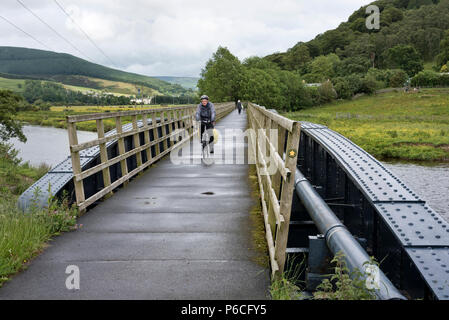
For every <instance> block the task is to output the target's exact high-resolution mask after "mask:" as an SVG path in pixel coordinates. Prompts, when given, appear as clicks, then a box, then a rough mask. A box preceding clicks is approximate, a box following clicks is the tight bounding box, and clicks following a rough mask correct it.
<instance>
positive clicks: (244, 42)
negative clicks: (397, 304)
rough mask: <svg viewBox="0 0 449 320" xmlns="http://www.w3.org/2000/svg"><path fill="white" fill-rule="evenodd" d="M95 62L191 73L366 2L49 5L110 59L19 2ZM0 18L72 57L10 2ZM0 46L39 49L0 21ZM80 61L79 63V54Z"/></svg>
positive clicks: (49, 15) (258, 50)
mask: <svg viewBox="0 0 449 320" xmlns="http://www.w3.org/2000/svg"><path fill="white" fill-rule="evenodd" d="M21 1H22V2H23V3H25V5H27V6H28V7H29V8H30V9H32V10H33V11H34V12H36V13H37V14H38V15H39V16H40V17H42V18H43V19H44V20H45V21H46V22H47V23H49V24H50V25H51V26H53V27H54V28H55V29H56V30H58V32H60V33H61V34H63V35H64V37H66V38H67V39H69V40H70V42H72V43H73V44H74V45H75V46H76V47H77V48H79V49H80V51H82V52H84V53H85V54H86V55H87V56H89V57H91V58H92V60H93V61H94V62H96V63H100V64H104V65H107V66H110V67H116V68H120V69H123V70H127V71H132V72H136V73H142V74H147V75H174V76H198V75H199V73H200V71H201V68H202V67H203V66H204V64H205V63H206V61H207V60H208V59H209V58H210V57H211V56H212V54H213V52H214V51H215V50H216V49H217V47H218V46H219V45H221V46H227V47H228V48H229V49H230V50H231V52H233V53H234V54H235V55H237V56H238V57H239V58H240V59H244V58H246V57H249V56H253V55H258V56H264V55H267V54H270V53H273V52H276V51H285V50H287V49H288V48H290V47H292V46H293V45H295V44H296V43H297V42H298V41H308V40H310V39H313V38H314V37H315V36H316V35H317V34H319V33H322V32H324V31H326V30H328V29H332V28H336V27H337V26H338V25H339V24H340V23H341V22H343V21H346V20H347V18H348V16H349V15H350V14H351V13H352V12H353V11H355V10H357V9H358V8H360V7H361V6H363V5H366V4H368V3H370V2H371V1H369V0H340V1H338V2H337V1H332V0H319V1H314V2H310V1H306V0H304V1H298V0H280V1H260V0H248V1H242V0H238V1H237V0H229V1H211V0H209V1H206V0H189V1H177V0H151V1H145V0H134V1H132V0H129V1H124V0H120V1H119V0H115V1H112V0H90V1H87V0H77V1H74V0H57V1H58V2H59V3H60V4H61V5H62V6H63V7H64V8H66V10H67V12H69V13H70V15H71V17H72V18H73V19H74V20H75V21H76V23H77V24H78V25H79V26H81V28H82V29H83V30H84V31H85V32H87V33H88V34H89V35H90V37H91V38H92V39H93V40H94V41H95V43H96V44H97V45H98V46H99V47H100V48H102V50H103V51H104V52H106V54H107V56H108V57H109V58H110V59H111V60H112V61H113V62H114V64H111V62H110V60H109V59H108V58H106V57H105V56H104V55H103V54H102V53H101V52H99V51H98V50H97V49H96V48H95V47H94V46H93V45H92V44H91V43H90V42H89V41H88V40H87V39H86V38H85V36H84V34H83V33H82V32H81V31H80V30H79V29H78V27H77V26H76V25H75V24H73V22H72V21H71V20H70V19H69V18H67V17H66V16H65V15H64V13H63V12H62V11H61V10H60V9H59V8H58V7H57V5H56V3H55V2H54V1H51V0H46V1H31V0H21ZM1 7H2V11H1V15H2V16H5V17H6V18H8V19H10V20H12V21H14V23H16V24H17V25H18V26H20V27H21V28H23V29H24V30H25V31H27V32H29V33H31V34H32V35H33V36H35V37H37V38H38V39H39V40H40V41H42V42H44V43H45V44H46V45H48V46H49V47H51V48H52V49H53V50H55V51H58V52H67V53H71V54H74V55H77V56H80V54H79V52H77V51H76V50H74V49H73V48H72V47H71V46H70V45H68V44H67V43H65V42H64V41H63V40H61V39H60V38H58V36H57V35H55V34H54V33H53V32H52V31H51V30H49V29H48V28H47V27H46V26H45V25H43V24H42V23H40V22H39V21H38V20H37V19H36V18H35V17H33V16H32V15H31V14H30V13H29V12H27V11H26V10H25V9H24V8H23V7H22V6H20V4H18V3H17V2H16V1H15V0H6V1H2V4H1ZM0 43H1V44H2V45H10V46H24V47H34V48H39V49H44V48H42V47H40V45H39V44H37V43H36V42H34V40H32V39H30V38H28V37H27V36H25V35H23V34H22V33H20V31H18V30H16V29H14V28H13V27H11V26H10V25H8V24H6V23H5V22H4V21H0ZM81 57H82V58H86V57H84V56H81Z"/></svg>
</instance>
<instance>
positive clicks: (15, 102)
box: [0, 90, 26, 142]
mask: <svg viewBox="0 0 449 320" xmlns="http://www.w3.org/2000/svg"><path fill="white" fill-rule="evenodd" d="M21 103H23V98H22V97H21V96H19V95H16V94H14V93H13V92H12V91H10V90H0V140H1V141H7V140H9V139H11V138H19V140H20V141H22V142H26V137H25V135H24V134H23V132H22V126H21V124H20V122H19V121H17V120H15V119H14V116H15V115H16V114H17V112H18V110H19V108H20V104H21Z"/></svg>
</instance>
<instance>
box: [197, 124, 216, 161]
mask: <svg viewBox="0 0 449 320" xmlns="http://www.w3.org/2000/svg"><path fill="white" fill-rule="evenodd" d="M201 123H202V124H204V126H205V127H206V129H205V130H204V132H203V135H202V136H201V147H202V149H201V150H202V159H203V161H204V162H205V163H210V162H211V161H210V160H212V158H211V153H210V149H211V146H210V138H211V135H210V134H209V130H210V131H212V130H211V129H207V125H208V124H210V123H211V121H210V120H201ZM199 130H200V132H201V127H200V128H199ZM212 143H213V142H212Z"/></svg>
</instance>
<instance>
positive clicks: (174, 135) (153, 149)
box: [67, 103, 235, 212]
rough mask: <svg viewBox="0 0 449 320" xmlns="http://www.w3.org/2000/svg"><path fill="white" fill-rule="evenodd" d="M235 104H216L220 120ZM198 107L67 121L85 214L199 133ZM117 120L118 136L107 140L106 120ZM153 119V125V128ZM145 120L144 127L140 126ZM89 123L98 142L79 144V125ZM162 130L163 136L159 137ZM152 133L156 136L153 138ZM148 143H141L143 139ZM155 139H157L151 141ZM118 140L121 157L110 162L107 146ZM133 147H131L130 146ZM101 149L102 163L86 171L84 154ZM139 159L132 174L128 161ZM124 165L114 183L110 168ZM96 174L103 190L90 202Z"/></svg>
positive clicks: (78, 197) (80, 203)
mask: <svg viewBox="0 0 449 320" xmlns="http://www.w3.org/2000/svg"><path fill="white" fill-rule="evenodd" d="M234 107H235V105H234V103H224V104H216V105H215V110H216V114H217V117H216V119H217V120H218V119H220V118H222V117H223V116H225V115H226V114H228V113H229V112H231V111H232V110H233V109H234ZM196 108H197V107H196V106H187V107H175V108H168V107H167V108H157V109H146V110H136V111H124V112H115V113H96V114H86V115H78V116H68V117H67V127H68V134H69V144H70V154H71V159H72V168H73V182H74V184H75V196H76V204H77V206H78V208H79V210H80V211H81V212H84V211H85V210H86V208H87V207H88V206H89V205H91V204H93V203H94V202H95V201H97V200H99V199H100V198H102V197H104V196H106V195H111V194H112V191H113V190H114V189H115V188H117V187H118V186H120V185H122V184H125V185H126V184H127V183H128V181H129V179H131V178H132V177H133V176H135V175H136V174H138V173H140V172H141V171H142V170H144V169H145V168H147V167H148V166H150V165H151V164H153V163H154V162H156V161H157V160H159V159H161V158H162V157H164V156H165V155H167V154H168V153H170V151H172V150H173V149H174V148H176V147H178V146H179V145H181V144H182V143H184V142H186V141H188V140H189V139H190V138H191V137H192V136H193V135H194V134H195V133H196V130H197V128H196V126H194V117H195V112H196ZM124 117H127V118H131V119H132V120H131V121H132V130H129V131H125V132H124V131H123V125H122V122H123V121H124V120H123V118H124ZM106 119H114V120H115V128H116V133H115V134H113V135H109V136H105V131H104V120H106ZM149 119H151V124H149ZM139 120H141V123H142V125H141V126H140V127H139V125H138V123H139ZM85 121H96V125H97V133H98V138H97V139H95V140H92V141H89V142H85V143H78V135H77V130H76V124H77V123H79V122H85ZM159 127H161V132H162V134H159V132H160V130H158V128H159ZM150 132H151V133H152V134H151V135H150ZM142 133H143V136H144V139H143V143H141V138H140V135H141V134H142ZM127 137H132V144H131V145H132V147H131V148H130V149H129V150H125V138H127ZM150 137H153V139H150ZM115 140H117V146H118V148H117V150H118V152H117V153H118V155H117V156H115V157H113V158H111V159H110V158H109V157H108V150H107V147H106V143H108V142H110V141H115ZM128 145H129V144H128ZM95 146H99V148H100V160H101V161H100V163H99V164H98V165H96V166H94V167H91V168H89V169H87V170H84V171H83V168H82V167H81V162H80V151H82V150H85V149H89V148H91V147H95ZM130 157H135V159H136V161H137V166H136V168H133V169H132V170H129V168H128V162H127V159H128V158H130ZM118 163H120V172H121V175H120V176H119V177H117V179H116V180H115V181H112V180H111V175H110V170H109V169H110V167H111V166H113V165H116V164H118ZM95 174H102V176H103V186H104V187H103V188H102V189H101V190H100V191H98V192H96V193H95V194H93V195H90V196H89V197H88V198H87V199H86V194H85V192H84V184H83V181H84V180H85V179H87V178H89V177H91V176H93V175H95Z"/></svg>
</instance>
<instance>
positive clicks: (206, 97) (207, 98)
mask: <svg viewBox="0 0 449 320" xmlns="http://www.w3.org/2000/svg"><path fill="white" fill-rule="evenodd" d="M203 99H206V100H209V97H208V96H206V95H203V96H201V100H203Z"/></svg>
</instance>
